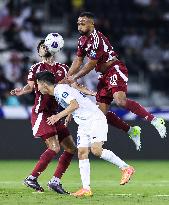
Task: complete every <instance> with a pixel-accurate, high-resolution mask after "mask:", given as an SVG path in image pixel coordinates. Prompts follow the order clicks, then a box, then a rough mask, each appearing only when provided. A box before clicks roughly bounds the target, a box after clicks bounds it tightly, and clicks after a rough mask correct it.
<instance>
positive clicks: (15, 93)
mask: <svg viewBox="0 0 169 205" xmlns="http://www.w3.org/2000/svg"><path fill="white" fill-rule="evenodd" d="M10 94H11V95H16V96H20V95H22V94H23V89H22V88H15V89H14V90H11V92H10Z"/></svg>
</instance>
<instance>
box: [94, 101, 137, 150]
mask: <svg viewBox="0 0 169 205" xmlns="http://www.w3.org/2000/svg"><path fill="white" fill-rule="evenodd" d="M97 104H98V105H99V108H100V110H101V111H102V112H103V113H104V114H105V115H106V118H107V123H108V124H110V125H112V126H114V127H117V128H118V129H122V130H123V131H124V132H127V133H128V134H129V136H130V139H131V140H133V142H134V143H135V146H136V149H137V150H140V149H141V140H140V134H141V128H140V127H139V126H134V127H131V126H129V125H128V124H127V123H126V122H124V121H123V120H122V119H120V118H119V117H118V116H117V115H116V114H115V113H113V112H108V109H109V105H108V104H106V103H100V102H97Z"/></svg>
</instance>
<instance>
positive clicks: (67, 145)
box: [60, 135, 77, 154]
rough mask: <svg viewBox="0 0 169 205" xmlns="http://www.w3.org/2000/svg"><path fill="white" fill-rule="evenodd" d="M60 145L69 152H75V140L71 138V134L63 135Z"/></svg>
mask: <svg viewBox="0 0 169 205" xmlns="http://www.w3.org/2000/svg"><path fill="white" fill-rule="evenodd" d="M60 145H61V146H62V147H63V149H64V150H65V151H67V152H69V153H72V154H74V153H75V152H76V149H77V148H76V145H75V142H74V140H73V137H72V136H71V135H69V136H67V137H65V138H64V139H63V140H62V141H61V143H60Z"/></svg>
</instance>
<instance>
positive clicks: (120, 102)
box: [114, 98, 126, 107]
mask: <svg viewBox="0 0 169 205" xmlns="http://www.w3.org/2000/svg"><path fill="white" fill-rule="evenodd" d="M114 102H115V103H116V105H117V106H119V107H125V106H126V98H115V99H114Z"/></svg>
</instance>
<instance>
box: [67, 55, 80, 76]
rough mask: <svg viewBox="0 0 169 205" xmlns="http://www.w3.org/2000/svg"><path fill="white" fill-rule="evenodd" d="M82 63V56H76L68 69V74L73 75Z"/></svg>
mask: <svg viewBox="0 0 169 205" xmlns="http://www.w3.org/2000/svg"><path fill="white" fill-rule="evenodd" d="M82 63H83V57H79V56H76V57H75V59H74V61H73V63H72V65H71V67H70V69H69V71H68V76H71V75H75V74H76V73H77V72H78V71H79V69H80V66H81V65H82Z"/></svg>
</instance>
